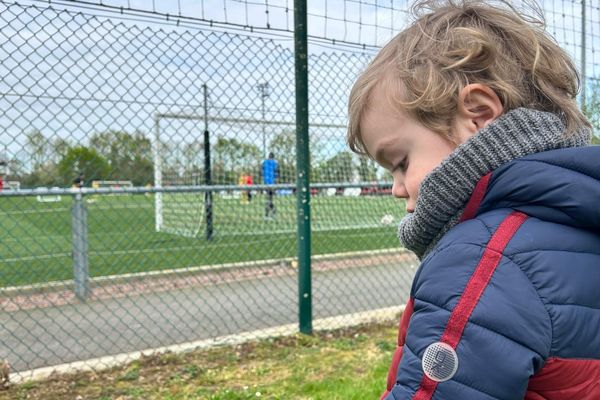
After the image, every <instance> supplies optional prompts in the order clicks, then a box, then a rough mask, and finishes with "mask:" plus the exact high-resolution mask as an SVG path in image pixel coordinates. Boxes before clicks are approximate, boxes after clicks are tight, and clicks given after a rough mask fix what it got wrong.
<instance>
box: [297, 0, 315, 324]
mask: <svg viewBox="0 0 600 400" xmlns="http://www.w3.org/2000/svg"><path fill="white" fill-rule="evenodd" d="M294 22H295V24H294V25H295V27H294V45H295V51H294V55H295V66H296V170H297V174H298V176H297V179H296V195H297V201H298V297H299V299H298V304H299V310H298V313H299V325H300V332H302V333H306V334H311V333H312V285H311V265H310V261H311V260H310V256H311V248H310V241H311V237H310V176H309V172H310V154H309V151H310V149H309V142H308V41H307V26H306V24H307V8H306V0H294Z"/></svg>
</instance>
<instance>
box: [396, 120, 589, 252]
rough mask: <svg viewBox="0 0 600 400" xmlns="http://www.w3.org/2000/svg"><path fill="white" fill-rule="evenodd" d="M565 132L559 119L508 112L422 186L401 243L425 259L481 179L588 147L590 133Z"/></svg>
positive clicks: (455, 221) (403, 225) (402, 229)
mask: <svg viewBox="0 0 600 400" xmlns="http://www.w3.org/2000/svg"><path fill="white" fill-rule="evenodd" d="M564 130H565V128H564V124H563V123H562V121H561V119H560V118H559V117H558V116H557V115H555V114H552V113H547V112H542V111H536V110H531V109H527V108H517V109H515V110H512V111H509V112H508V113H506V114H504V115H503V116H501V117H500V118H498V119H497V120H495V121H494V122H493V123H491V124H489V125H488V126H487V127H485V128H483V129H481V130H480V131H479V132H477V134H476V135H474V136H472V137H471V138H470V139H469V140H467V141H466V142H465V143H463V144H461V145H460V146H458V147H457V148H456V150H454V151H453V152H452V153H451V154H450V155H449V156H448V157H447V158H446V159H445V160H444V161H443V162H442V163H441V164H440V165H438V166H437V167H436V168H435V169H434V170H433V171H431V172H430V173H429V174H428V175H427V176H426V177H425V179H424V180H423V182H421V185H420V187H419V197H418V199H417V204H416V207H415V211H414V212H413V213H411V214H407V215H406V216H405V217H404V218H403V219H402V221H401V222H400V225H399V226H398V238H399V239H400V242H401V243H402V244H403V245H404V246H405V247H406V248H408V249H409V250H412V251H414V252H415V253H416V254H417V256H418V257H419V258H423V257H425V256H426V255H427V254H428V253H429V251H431V250H432V249H433V247H435V245H436V244H437V242H438V241H439V240H440V239H441V238H442V237H443V236H444V235H445V234H446V233H447V232H448V231H449V230H450V229H451V228H452V227H454V226H455V225H456V224H458V222H459V219H460V217H461V215H462V213H463V211H464V208H465V206H466V204H467V202H468V201H469V198H470V197H471V194H472V193H473V189H474V188H475V185H476V184H477V182H478V181H479V179H481V177H483V176H484V175H486V174H488V173H489V172H491V171H493V170H495V169H496V168H498V167H500V166H501V165H502V164H504V163H507V162H509V161H512V160H514V159H517V158H521V157H524V156H527V155H529V154H534V153H540V152H543V151H548V150H554V149H560V148H565V147H580V146H587V145H588V144H589V142H590V139H591V130H587V129H584V130H580V131H577V132H575V133H574V134H572V135H569V136H565V135H564Z"/></svg>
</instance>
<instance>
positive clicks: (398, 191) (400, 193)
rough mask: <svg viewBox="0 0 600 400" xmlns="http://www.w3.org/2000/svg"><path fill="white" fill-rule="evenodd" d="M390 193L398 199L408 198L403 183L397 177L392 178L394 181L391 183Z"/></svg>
mask: <svg viewBox="0 0 600 400" xmlns="http://www.w3.org/2000/svg"><path fill="white" fill-rule="evenodd" d="M392 195H393V196H394V197H397V198H399V199H406V198H408V192H407V191H406V187H405V186H404V183H403V182H400V181H399V180H398V179H397V178H396V179H394V183H393V184H392Z"/></svg>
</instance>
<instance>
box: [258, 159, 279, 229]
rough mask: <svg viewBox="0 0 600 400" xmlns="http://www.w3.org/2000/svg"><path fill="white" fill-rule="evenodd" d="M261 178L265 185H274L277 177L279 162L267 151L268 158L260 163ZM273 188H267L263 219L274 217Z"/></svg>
mask: <svg viewBox="0 0 600 400" xmlns="http://www.w3.org/2000/svg"><path fill="white" fill-rule="evenodd" d="M261 172H262V178H263V183H264V184H265V185H275V184H276V183H277V180H278V179H279V163H278V162H277V160H275V155H274V154H273V153H272V152H271V153H269V158H267V159H266V160H264V161H263V163H262V169H261ZM274 197H275V189H267V203H266V205H265V219H269V218H274V217H275V213H276V209H275V202H274V200H273V199H274Z"/></svg>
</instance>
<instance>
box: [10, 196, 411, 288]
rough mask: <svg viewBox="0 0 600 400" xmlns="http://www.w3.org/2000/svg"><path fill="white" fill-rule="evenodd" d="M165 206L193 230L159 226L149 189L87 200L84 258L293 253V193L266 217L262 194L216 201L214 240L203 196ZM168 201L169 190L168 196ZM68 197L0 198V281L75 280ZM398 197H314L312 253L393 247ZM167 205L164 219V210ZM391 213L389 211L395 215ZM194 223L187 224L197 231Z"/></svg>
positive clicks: (92, 266)
mask: <svg viewBox="0 0 600 400" xmlns="http://www.w3.org/2000/svg"><path fill="white" fill-rule="evenodd" d="M178 196H179V197H175V196H174V197H172V198H171V199H177V201H176V202H174V201H171V203H170V204H169V203H168V202H167V201H165V202H164V203H165V207H167V206H168V207H174V208H175V209H177V210H191V211H185V212H184V213H183V214H182V213H179V214H178V215H179V216H180V218H182V219H183V222H179V224H183V225H185V226H186V227H188V228H189V227H191V228H194V229H195V234H194V236H193V237H183V236H180V235H174V234H170V233H165V232H156V230H155V201H154V195H121V196H114V195H113V196H106V195H103V196H92V197H89V198H86V201H85V205H86V208H87V226H88V260H89V272H90V275H91V276H92V277H99V276H107V275H119V274H128V273H138V272H148V271H158V270H171V269H178V268H191V267H199V266H207V265H216V264H223V263H235V262H242V261H257V260H266V259H279V258H286V257H295V256H296V252H297V250H296V215H297V211H296V198H295V197H294V196H279V197H277V198H276V199H275V204H276V207H277V215H276V217H275V218H268V219H266V218H265V217H264V210H265V197H264V196H262V195H260V194H257V195H255V196H253V199H252V201H250V202H245V201H242V200H243V199H240V198H222V197H220V196H218V195H216V196H215V197H214V199H213V202H214V206H213V230H214V234H213V238H212V239H211V240H207V239H206V235H205V229H206V219H205V217H204V203H203V197H204V196H203V194H185V195H178ZM165 199H166V197H165ZM72 204H73V202H72V199H71V198H70V197H68V196H63V197H62V199H61V201H59V202H39V201H37V199H36V198H35V197H4V198H0V221H2V222H1V225H2V229H1V230H0V287H9V286H20V285H27V284H34V283H44V282H51V281H60V280H68V279H72V278H73V262H72V256H71V253H72V250H73V242H72V230H71V207H72ZM403 210H404V204H402V202H400V201H398V200H395V199H393V198H392V197H391V196H359V197H346V196H325V195H316V196H313V197H312V198H311V226H312V229H313V234H312V242H311V244H312V253H313V254H314V255H316V254H329V253H343V252H355V251H368V250H376V249H385V248H394V247H397V246H398V242H397V239H396V235H395V230H396V223H397V222H398V221H399V219H400V218H401V217H402V215H403V213H404V211H403ZM167 217H168V216H167V214H166V213H165V218H167ZM392 217H393V218H392ZM194 229H192V230H194Z"/></svg>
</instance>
